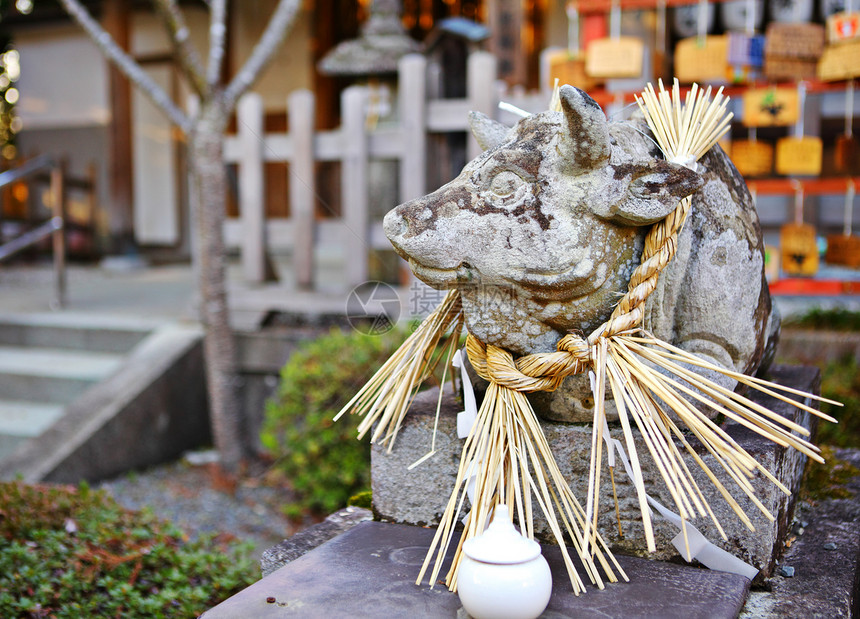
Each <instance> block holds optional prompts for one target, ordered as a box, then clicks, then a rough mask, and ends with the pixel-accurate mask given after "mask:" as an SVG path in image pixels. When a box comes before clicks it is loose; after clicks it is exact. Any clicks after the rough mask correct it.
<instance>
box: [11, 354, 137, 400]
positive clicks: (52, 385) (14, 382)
mask: <svg viewBox="0 0 860 619" xmlns="http://www.w3.org/2000/svg"><path fill="white" fill-rule="evenodd" d="M121 362H122V356H121V355H118V354H112V353H100V352H81V351H73V350H65V349H58V348H24V347H19V346H0V399H5V400H23V401H32V402H44V403H49V404H65V403H69V402H71V401H72V400H74V399H75V398H77V397H78V396H80V395H81V394H83V392H84V391H86V390H87V388H89V387H90V386H91V385H93V384H95V383H96V382H98V381H99V380H101V379H102V378H105V377H106V376H108V375H109V374H111V373H112V372H113V371H114V370H116V369H117V368H118V367H119V365H120V363H121Z"/></svg>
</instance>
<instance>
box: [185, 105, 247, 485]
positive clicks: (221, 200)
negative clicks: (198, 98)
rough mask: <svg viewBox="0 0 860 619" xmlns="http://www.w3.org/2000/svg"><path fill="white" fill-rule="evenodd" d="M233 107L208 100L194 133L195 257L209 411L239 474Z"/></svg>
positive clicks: (221, 449) (228, 466)
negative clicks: (231, 262) (231, 257)
mask: <svg viewBox="0 0 860 619" xmlns="http://www.w3.org/2000/svg"><path fill="white" fill-rule="evenodd" d="M227 118H228V115H227V110H225V109H224V106H223V104H222V102H221V99H220V97H217V96H215V97H213V99H212V100H211V101H206V102H204V103H203V104H202V107H201V109H200V113H199V115H198V116H197V118H196V119H195V120H194V123H193V127H192V130H191V132H190V136H189V149H190V153H189V155H190V157H189V160H190V164H191V182H192V183H193V185H194V187H193V191H192V194H193V196H192V200H193V205H192V208H193V213H194V215H193V216H194V219H195V223H196V229H197V238H196V239H195V241H196V242H195V243H194V244H193V249H192V251H193V259H194V262H195V265H196V274H197V278H198V292H199V295H200V320H201V322H202V323H203V327H204V329H205V336H204V354H205V359H206V380H207V385H208V392H209V410H210V415H211V424H212V430H213V434H214V439H215V447H216V448H217V449H218V453H219V454H220V457H221V466H222V467H223V468H224V469H225V470H226V471H227V472H236V471H237V470H238V467H239V464H240V462H241V460H242V457H243V456H244V455H245V454H244V448H243V446H244V444H245V441H244V440H243V436H242V423H241V417H240V413H241V411H240V406H239V394H238V382H239V377H238V372H237V369H236V343H235V340H234V338H233V332H232V331H231V329H230V319H229V318H230V317H229V307H228V305H227V289H226V269H225V266H226V265H225V259H226V258H225V257H226V254H225V252H224V218H225V214H226V195H227V193H226V192H227V172H226V169H225V167H224V157H223V135H224V130H225V128H226V125H227Z"/></svg>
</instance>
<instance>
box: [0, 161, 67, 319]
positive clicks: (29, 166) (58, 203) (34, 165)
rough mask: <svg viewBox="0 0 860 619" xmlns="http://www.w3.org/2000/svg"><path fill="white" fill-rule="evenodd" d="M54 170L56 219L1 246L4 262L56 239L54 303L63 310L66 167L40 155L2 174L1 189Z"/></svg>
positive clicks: (53, 205) (1, 255)
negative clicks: (14, 255)
mask: <svg viewBox="0 0 860 619" xmlns="http://www.w3.org/2000/svg"><path fill="white" fill-rule="evenodd" d="M44 170H50V173H51V179H50V186H51V187H50V191H51V196H52V200H51V202H52V204H51V209H52V211H53V217H51V219H49V220H48V221H47V222H45V223H43V224H42V225H40V226H39V227H37V228H34V229H33V230H28V231H26V232H24V233H22V234H21V235H19V236H17V237H16V238H14V239H12V240H11V241H8V242H6V243H4V244H3V245H0V261H2V260H4V259H6V258H8V257H9V256H12V255H13V254H16V253H18V252H19V251H21V250H22V249H26V248H27V247H30V246H31V245H35V244H36V243H38V242H39V241H41V240H42V239H44V238H45V237H47V236H53V254H54V300H53V303H52V306H53V307H55V308H57V309H61V308H63V307H65V306H66V238H65V234H64V228H65V219H66V217H65V213H66V202H65V179H64V177H63V164H62V162H61V161H59V160H58V159H56V158H55V157H53V156H51V155H40V156H39V157H35V158H33V159H31V160H30V161H28V162H26V163H23V164H21V165H20V166H18V167H17V168H15V169H13V170H7V171H5V172H2V173H0V188H3V187H5V186H6V185H9V184H11V183H14V182H16V181H19V180H21V179H24V178H26V177H28V176H31V175H33V174H36V173H38V172H42V171H44Z"/></svg>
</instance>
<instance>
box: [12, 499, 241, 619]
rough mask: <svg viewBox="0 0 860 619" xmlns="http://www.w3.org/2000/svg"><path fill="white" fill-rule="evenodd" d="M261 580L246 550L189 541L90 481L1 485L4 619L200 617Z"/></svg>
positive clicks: (210, 539)
mask: <svg viewBox="0 0 860 619" xmlns="http://www.w3.org/2000/svg"><path fill="white" fill-rule="evenodd" d="M255 576H256V569H255V566H254V564H253V563H252V561H251V559H250V554H249V550H248V548H247V547H245V546H242V547H234V548H233V549H232V550H231V549H228V548H227V547H225V546H224V545H223V544H219V543H216V541H215V540H214V539H213V538H211V537H207V538H203V539H200V540H196V541H190V540H189V539H188V538H187V536H185V535H184V534H183V533H182V532H181V531H180V530H178V529H177V528H175V527H174V526H173V525H171V524H168V523H166V522H164V521H161V520H159V519H158V518H156V517H155V516H153V515H152V514H151V513H148V512H133V511H130V510H127V509H124V508H122V507H120V506H119V505H118V504H117V503H116V501H114V500H113V499H112V498H111V497H109V496H108V495H107V494H105V493H104V492H103V491H96V490H91V489H90V488H89V487H88V486H86V485H85V484H83V485H81V486H80V487H78V488H74V487H68V486H49V485H35V486H31V485H27V484H23V483H18V482H9V483H0V617H4V618H5V617H10V618H11V617H29V618H36V617H57V618H64V617H68V618H69V619H79V618H80V617H193V616H196V615H199V614H200V613H202V612H203V611H204V610H206V609H207V608H210V607H212V606H214V605H215V604H217V603H219V602H220V601H222V600H224V599H226V598H228V597H229V596H231V595H233V594H234V593H237V592H238V591H240V590H241V589H243V588H244V587H246V586H248V585H249V584H251V583H252V582H254V580H255Z"/></svg>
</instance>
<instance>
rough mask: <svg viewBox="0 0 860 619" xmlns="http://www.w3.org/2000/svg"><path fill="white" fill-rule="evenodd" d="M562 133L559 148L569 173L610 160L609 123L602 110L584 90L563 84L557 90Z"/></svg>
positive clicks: (582, 170)
mask: <svg viewBox="0 0 860 619" xmlns="http://www.w3.org/2000/svg"><path fill="white" fill-rule="evenodd" d="M559 99H560V101H561V111H562V112H563V113H564V120H565V131H564V133H563V135H562V136H561V138H562V139H561V140H560V142H559V143H560V149H561V153H562V155H564V157H565V159H566V161H567V162H568V165H569V167H568V170H569V171H570V172H571V173H577V172H584V171H586V170H591V169H594V168H596V167H597V166H598V164H600V163H602V162H604V161H606V160H607V159H609V123H608V122H607V121H606V116H605V115H604V114H603V110H602V109H601V107H600V106H599V105H597V103H596V102H595V101H594V99H592V98H591V97H589V96H588V95H587V94H585V93H584V92H583V91H581V90H579V89H578V88H574V87H573V86H568V85H564V86H562V87H561V89H560V91H559Z"/></svg>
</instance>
